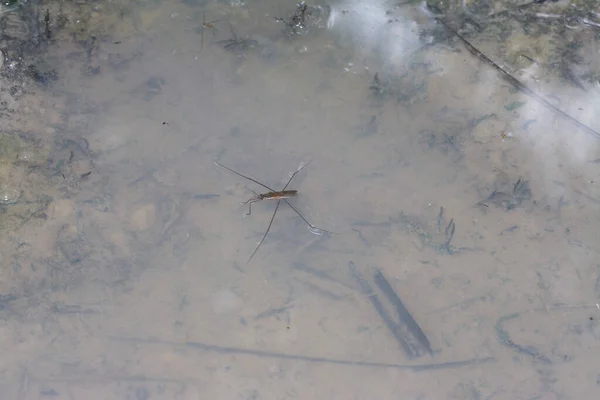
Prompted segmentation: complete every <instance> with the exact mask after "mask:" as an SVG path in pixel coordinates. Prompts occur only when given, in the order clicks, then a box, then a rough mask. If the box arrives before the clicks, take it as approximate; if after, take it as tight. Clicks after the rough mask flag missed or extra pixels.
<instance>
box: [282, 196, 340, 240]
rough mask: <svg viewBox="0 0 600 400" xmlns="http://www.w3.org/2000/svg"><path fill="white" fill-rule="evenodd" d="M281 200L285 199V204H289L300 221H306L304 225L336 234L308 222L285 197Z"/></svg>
mask: <svg viewBox="0 0 600 400" xmlns="http://www.w3.org/2000/svg"><path fill="white" fill-rule="evenodd" d="M283 201H285V202H286V203H287V205H288V206H290V207H291V208H292V210H294V211H295V212H296V214H298V216H299V217H300V218H302V221H304V222H306V225H308V226H310V227H311V228H313V229H316V230H319V231H323V232H327V233H331V234H333V235H337V233H335V232H331V231H328V230H327V229H323V228H319V227H318V226H314V225H313V224H311V223H310V222H308V220H307V219H306V218H304V216H303V215H302V214H300V211H298V210H297V209H296V207H294V206H293V205H292V204H291V203H290V202H289V201H287V199H283Z"/></svg>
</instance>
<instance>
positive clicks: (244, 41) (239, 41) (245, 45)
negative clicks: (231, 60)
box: [215, 24, 260, 55]
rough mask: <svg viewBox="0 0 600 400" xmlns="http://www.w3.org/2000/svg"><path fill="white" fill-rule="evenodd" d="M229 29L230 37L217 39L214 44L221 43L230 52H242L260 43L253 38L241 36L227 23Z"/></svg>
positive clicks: (256, 46)
mask: <svg viewBox="0 0 600 400" xmlns="http://www.w3.org/2000/svg"><path fill="white" fill-rule="evenodd" d="M229 30H230V31H231V39H225V40H219V41H218V42H215V44H222V45H223V48H224V49H225V50H227V51H231V52H232V53H237V54H238V55H239V54H242V53H244V52H246V51H248V50H249V49H254V48H259V47H260V43H258V41H256V40H254V39H248V38H241V37H239V36H238V35H237V33H235V31H234V30H233V26H231V24H229Z"/></svg>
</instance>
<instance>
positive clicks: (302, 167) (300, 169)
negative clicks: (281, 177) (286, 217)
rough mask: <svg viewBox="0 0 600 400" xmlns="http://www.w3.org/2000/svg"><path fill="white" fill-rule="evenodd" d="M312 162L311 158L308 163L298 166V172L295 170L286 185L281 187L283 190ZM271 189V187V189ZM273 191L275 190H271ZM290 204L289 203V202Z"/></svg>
mask: <svg viewBox="0 0 600 400" xmlns="http://www.w3.org/2000/svg"><path fill="white" fill-rule="evenodd" d="M311 162H312V160H310V161H309V162H307V163H306V164H304V165H303V166H301V167H300V168H298V169H297V170H296V172H294V173H293V174H292V176H290V179H289V180H288V182H287V183H286V184H285V186H284V187H283V189H281V191H282V192H283V191H284V190H285V189H287V187H288V186H289V185H290V182H292V179H294V177H295V176H296V174H297V173H298V172H300V171H302V169H304V167H306V166H307V165H308V164H310V163H311ZM269 190H270V189H269ZM271 191H272V192H273V190H271ZM288 204H289V203H288Z"/></svg>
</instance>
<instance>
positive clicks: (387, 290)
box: [373, 270, 433, 354]
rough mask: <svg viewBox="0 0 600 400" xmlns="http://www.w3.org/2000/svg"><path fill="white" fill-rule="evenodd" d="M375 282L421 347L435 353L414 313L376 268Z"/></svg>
mask: <svg viewBox="0 0 600 400" xmlns="http://www.w3.org/2000/svg"><path fill="white" fill-rule="evenodd" d="M373 280H374V281H375V284H376V285H377V287H379V289H380V290H381V291H382V292H383V294H384V295H385V296H386V297H387V298H388V300H389V301H390V302H391V303H392V304H393V305H394V308H395V309H396V312H397V313H398V318H399V319H400V322H401V323H403V324H404V325H406V328H407V330H408V332H409V333H410V334H411V335H413V336H414V337H415V339H417V341H418V342H419V344H420V345H421V347H423V349H425V350H426V351H427V352H428V353H429V354H433V352H432V350H431V344H430V343H429V340H428V339H427V336H425V333H424V332H423V330H422V329H421V328H420V327H419V325H418V324H417V322H416V321H415V320H414V318H413V317H412V315H410V313H409V312H408V310H407V309H406V307H405V306H404V303H402V300H400V297H398V295H397V294H396V292H395V291H394V289H393V288H392V286H391V285H390V284H389V282H388V281H387V279H385V276H383V274H382V273H381V271H380V270H376V272H375V275H374V277H373Z"/></svg>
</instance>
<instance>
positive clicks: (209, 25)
mask: <svg viewBox="0 0 600 400" xmlns="http://www.w3.org/2000/svg"><path fill="white" fill-rule="evenodd" d="M219 21H221V20H220V19H216V20H214V21H208V22H207V21H206V15H205V14H204V13H202V26H201V27H200V29H201V30H200V51H202V48H203V47H204V31H205V30H206V29H210V30H212V34H213V36H217V35H218V34H219V30H218V29H217V27H216V26H215V24H216V23H217V22H219Z"/></svg>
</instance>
